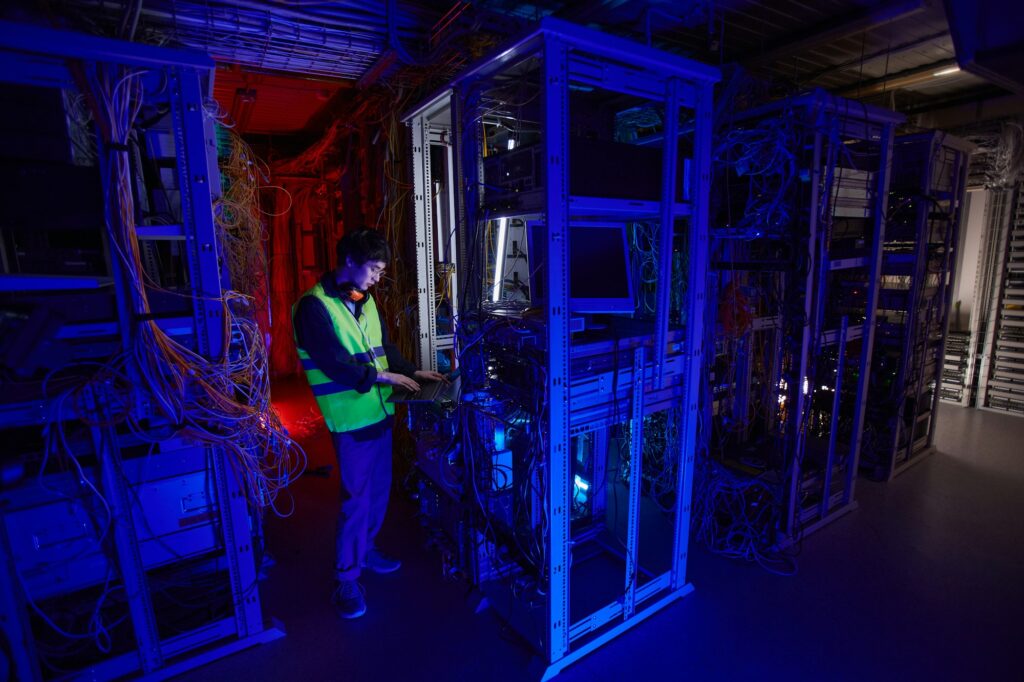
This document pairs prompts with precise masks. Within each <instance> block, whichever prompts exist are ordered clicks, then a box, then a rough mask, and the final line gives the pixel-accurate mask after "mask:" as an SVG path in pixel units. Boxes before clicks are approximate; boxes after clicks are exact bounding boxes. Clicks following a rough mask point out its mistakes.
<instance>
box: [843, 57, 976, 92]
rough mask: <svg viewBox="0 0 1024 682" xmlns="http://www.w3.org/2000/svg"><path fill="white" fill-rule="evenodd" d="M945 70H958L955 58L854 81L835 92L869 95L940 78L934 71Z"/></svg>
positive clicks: (952, 71)
mask: <svg viewBox="0 0 1024 682" xmlns="http://www.w3.org/2000/svg"><path fill="white" fill-rule="evenodd" d="M954 68H955V69H956V70H955V71H954V70H951V69H954ZM947 70H948V71H949V73H950V74H953V73H957V72H958V71H959V67H957V64H956V60H955V59H943V60H942V61H939V62H932V63H931V64H925V65H924V66H917V67H914V68H913V69H906V70H904V71H900V72H898V73H894V74H892V75H889V76H883V77H882V78H873V79H871V80H866V81H861V82H860V83H855V84H854V85H851V86H849V87H846V88H843V89H842V90H840V91H838V92H837V93H836V94H837V95H839V96H840V97H853V98H861V97H870V96H871V95H877V94H879V93H882V92H888V91H890V90H901V89H903V88H907V87H910V86H911V85H918V84H920V83H925V82H927V81H930V80H933V79H934V78H941V77H942V76H941V75H939V76H937V75H936V73H938V72H940V71H947ZM943 75H945V74H943Z"/></svg>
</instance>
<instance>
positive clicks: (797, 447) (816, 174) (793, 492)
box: [785, 103, 830, 536]
mask: <svg viewBox="0 0 1024 682" xmlns="http://www.w3.org/2000/svg"><path fill="white" fill-rule="evenodd" d="M818 106H820V103H819V104H818ZM817 114H818V109H817V108H812V109H811V111H810V112H809V114H807V115H808V116H809V117H810V119H811V120H812V121H813V120H815V119H816V118H817ZM821 135H822V134H821V133H820V132H815V133H814V153H813V155H812V157H811V200H810V209H809V211H808V215H807V219H808V226H807V232H808V235H807V250H808V255H809V256H810V263H809V265H808V267H807V280H806V282H805V285H804V286H805V289H804V320H805V322H804V325H803V333H802V334H801V341H800V362H799V363H798V364H797V373H796V382H795V383H796V386H788V387H787V390H788V391H789V392H790V395H793V394H794V393H795V394H796V400H795V401H793V402H794V403H795V404H796V409H795V410H794V414H793V416H792V417H791V418H790V425H791V427H792V429H793V430H794V431H795V432H796V433H787V434H786V440H787V441H789V439H790V438H792V439H793V440H792V443H793V449H792V451H791V452H788V453H787V457H791V458H792V462H791V463H789V464H790V469H791V474H790V479H789V496H788V497H787V498H786V517H785V521H786V524H785V525H786V533H787V534H788V535H790V536H793V535H795V534H796V510H797V491H798V490H799V487H800V476H801V474H802V473H803V472H802V467H801V464H802V462H803V453H804V439H805V437H806V434H805V433H804V409H805V404H806V402H807V401H806V397H805V396H804V391H803V383H804V381H805V380H806V378H807V371H808V369H807V367H808V363H809V361H810V358H809V355H810V353H811V350H812V349H811V340H812V338H814V337H812V335H811V332H812V329H811V328H812V324H811V322H810V321H811V319H812V311H816V310H817V308H816V307H815V305H814V295H815V294H817V295H819V296H820V295H821V292H819V291H817V287H815V286H814V284H815V279H816V277H817V271H816V267H817V266H819V263H818V261H819V256H820V255H821V254H820V252H819V251H818V249H817V244H818V201H819V196H820V193H821V190H822V187H821V146H822V145H821ZM825 189H826V191H828V190H829V189H830V188H825ZM813 332H814V334H816V335H820V334H821V330H820V329H818V328H817V327H814V330H813Z"/></svg>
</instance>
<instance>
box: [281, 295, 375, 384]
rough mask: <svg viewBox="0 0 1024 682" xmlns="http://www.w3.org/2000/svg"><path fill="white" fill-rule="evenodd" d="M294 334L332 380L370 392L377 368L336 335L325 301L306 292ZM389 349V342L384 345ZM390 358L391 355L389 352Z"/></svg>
mask: <svg viewBox="0 0 1024 682" xmlns="http://www.w3.org/2000/svg"><path fill="white" fill-rule="evenodd" d="M294 324H295V338H296V341H297V342H298V346H299V348H301V349H303V350H304V351H306V352H307V353H309V357H310V358H312V359H313V362H314V363H316V366H317V367H318V368H319V369H320V370H321V371H322V372H323V373H324V374H326V375H327V376H328V377H329V378H330V379H331V381H336V382H337V383H339V384H341V385H342V386H344V387H345V388H352V389H355V390H356V391H358V392H359V393H368V392H369V391H370V389H371V388H373V385H374V384H375V383H376V382H377V370H376V369H374V368H373V367H368V366H366V365H363V364H361V363H358V362H356V361H355V359H354V358H353V357H352V354H351V353H349V352H348V351H347V350H345V347H344V346H342V345H341V342H340V341H338V337H337V336H335V335H334V325H333V324H332V323H331V316H330V313H328V312H327V308H325V307H324V304H323V303H321V302H320V301H318V300H317V299H316V298H314V297H312V296H304V297H303V298H302V300H301V301H299V307H298V309H297V310H296V311H295V323H294ZM384 348H385V351H387V346H385V347H384ZM388 362H389V363H390V362H391V356H390V354H389V355H388Z"/></svg>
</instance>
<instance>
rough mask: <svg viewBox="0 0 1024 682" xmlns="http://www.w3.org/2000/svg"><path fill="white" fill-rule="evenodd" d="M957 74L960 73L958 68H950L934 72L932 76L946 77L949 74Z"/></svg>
mask: <svg viewBox="0 0 1024 682" xmlns="http://www.w3.org/2000/svg"><path fill="white" fill-rule="evenodd" d="M959 72H960V67H959V66H951V67H949V68H948V69H943V70H942V71H936V72H935V73H933V74H932V75H933V76H948V75H950V74H954V73H959Z"/></svg>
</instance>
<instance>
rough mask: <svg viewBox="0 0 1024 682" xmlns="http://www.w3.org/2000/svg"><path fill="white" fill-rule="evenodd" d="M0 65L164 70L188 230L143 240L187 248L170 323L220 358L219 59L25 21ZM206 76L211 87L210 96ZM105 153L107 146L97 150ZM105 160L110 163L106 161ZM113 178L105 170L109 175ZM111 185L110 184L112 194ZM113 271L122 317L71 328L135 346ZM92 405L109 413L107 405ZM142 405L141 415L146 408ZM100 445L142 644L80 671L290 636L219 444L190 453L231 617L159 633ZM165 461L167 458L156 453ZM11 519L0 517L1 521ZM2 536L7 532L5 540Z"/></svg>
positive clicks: (149, 671)
mask: <svg viewBox="0 0 1024 682" xmlns="http://www.w3.org/2000/svg"><path fill="white" fill-rule="evenodd" d="M0 63H3V65H4V68H3V74H4V75H3V79H4V80H5V81H7V82H13V83H17V84H21V85H32V86H41V87H50V88H63V87H69V86H72V85H73V84H74V83H75V79H74V76H73V73H72V68H74V65H83V66H84V67H85V68H90V67H91V65H94V64H116V65H124V66H127V67H131V68H137V69H142V70H150V71H159V72H161V73H162V74H164V75H165V77H166V79H167V83H168V88H169V89H170V103H171V120H172V126H173V133H174V143H175V153H176V161H177V174H178V186H179V188H180V191H181V216H182V221H183V223H182V224H181V225H171V226H166V225H161V226H158V227H156V228H147V227H145V226H140V227H139V228H138V238H139V239H140V240H145V239H175V240H179V241H181V242H182V244H183V245H184V247H185V248H184V252H185V254H186V261H187V267H188V271H189V276H190V281H191V282H192V284H193V288H194V289H195V292H196V297H197V298H196V300H195V302H194V306H193V314H192V316H191V318H175V319H164V320H161V321H160V322H159V324H160V325H161V327H162V328H164V329H167V330H175V331H176V332H179V333H181V334H182V335H185V336H190V337H191V338H193V339H194V340H195V345H196V348H195V350H196V351H197V352H198V353H200V354H202V355H204V356H206V357H219V356H220V355H221V354H222V353H223V351H224V349H225V346H226V344H227V343H228V342H229V340H228V339H225V338H224V337H223V331H222V330H223V328H224V321H223V311H222V310H221V309H220V308H219V306H218V305H217V304H216V303H215V301H216V300H217V299H219V298H220V296H221V294H222V290H223V288H224V287H226V286H227V282H226V274H225V271H224V270H223V268H222V265H221V263H220V259H219V254H218V242H217V235H216V232H215V227H214V219H213V212H212V207H213V203H212V202H213V198H214V196H215V193H217V192H219V186H220V183H219V172H218V169H217V165H216V138H215V135H214V130H213V123H212V121H211V120H210V119H209V117H207V116H206V115H205V112H204V100H205V97H206V96H207V94H208V92H209V88H210V87H212V78H213V62H212V60H210V59H209V57H207V56H206V55H205V54H202V53H196V52H188V51H179V50H170V49H165V48H158V47H152V46H147V45H140V44H135V43H125V42H120V41H115V40H109V39H105V38H98V37H93V36H88V35H83V34H79V33H72V32H65V31H55V30H50V29H44V28H37V27H32V26H27V25H22V24H12V23H8V22H0ZM204 80H205V81H206V88H207V89H206V90H205V91H204ZM99 156H100V159H101V160H102V159H103V158H104V157H105V154H104V153H103V150H102V149H101V153H100V154H99ZM101 163H102V161H101ZM104 177H106V175H104ZM105 189H106V188H105ZM108 261H109V262H110V265H111V270H112V272H111V274H112V278H111V279H112V280H113V284H114V288H115V293H116V299H117V304H118V306H117V308H118V311H119V317H118V319H117V320H113V321H111V322H109V323H106V324H95V325H86V326H85V327H86V328H83V329H80V330H78V331H76V332H74V333H76V334H80V335H81V336H82V337H83V338H87V337H89V336H91V335H95V336H104V335H111V334H119V335H120V336H121V338H122V343H123V344H127V343H128V334H129V321H130V320H129V312H128V311H129V304H128V297H127V295H126V292H125V290H124V285H123V283H122V281H121V277H120V273H119V270H118V262H117V259H116V258H112V257H111V258H108ZM106 283H108V281H107V280H105V279H103V278H95V277H85V278H76V277H45V276H19V275H0V287H2V289H3V290H4V291H8V292H10V291H15V292H17V291H38V290H64V289H77V288H96V287H98V286H103V285H104V284H106ZM90 400H91V401H92V404H93V406H94V407H95V408H96V409H101V408H102V398H101V397H100V396H95V395H93V396H92V397H91V398H90ZM141 409H144V408H141ZM47 411H48V406H47V404H46V403H45V401H44V402H39V401H31V402H30V403H25V404H16V403H6V404H5V405H4V406H3V408H2V410H0V426H2V427H11V426H24V425H32V424H39V425H40V426H42V425H43V424H45V422H46V418H47V417H46V415H47ZM91 430H92V441H93V446H94V448H95V452H96V454H97V460H98V464H99V467H98V468H99V476H98V479H97V481H96V485H97V486H102V489H103V490H104V492H105V494H106V496H107V497H108V498H109V500H110V501H111V503H112V513H113V516H114V518H115V520H116V521H115V524H114V529H115V542H114V546H115V549H116V555H117V564H118V569H119V572H120V574H121V576H122V578H123V581H124V584H125V586H126V587H127V588H128V589H127V595H128V606H129V611H130V613H131V616H132V618H131V620H132V625H133V629H134V634H135V640H136V644H137V647H136V651H135V652H134V653H127V654H122V655H118V656H113V657H110V658H107V659H106V660H103V661H101V662H99V663H96V664H94V665H92V666H90V667H89V668H88V669H87V670H83V671H80V673H81V674H83V675H88V676H90V677H95V678H99V679H111V678H116V677H122V676H126V675H134V674H143V675H147V676H153V677H155V678H164V677H170V676H172V675H175V674H179V673H181V672H183V671H185V670H188V669H190V668H193V667H195V666H198V665H202V664H204V663H207V662H209V661H211V660H214V659H217V658H220V657H223V656H226V655H228V654H231V653H233V652H235V651H238V650H240V649H243V648H246V647H249V646H252V645H255V644H258V643H262V642H266V641H270V640H272V639H276V638H278V637H281V636H283V634H284V633H283V631H282V630H281V629H280V628H279V627H276V626H273V625H268V624H267V623H265V622H264V618H263V614H262V611H261V607H260V598H259V591H258V590H257V589H256V587H255V586H256V578H257V576H256V566H255V561H254V552H253V546H252V544H253V543H252V534H253V531H252V527H251V525H250V524H251V518H250V510H249V507H248V503H247V501H246V496H245V494H244V492H243V491H242V489H241V486H240V481H239V477H238V476H237V475H236V471H235V467H236V464H235V462H234V460H232V459H231V458H229V456H228V455H227V454H226V453H225V452H223V451H222V450H220V449H219V448H214V447H209V446H191V447H192V450H193V451H195V452H193V454H194V455H195V456H196V457H198V458H199V460H200V461H204V462H210V464H208V465H207V466H209V467H211V468H212V470H209V471H208V473H209V474H210V475H211V477H212V479H213V481H214V488H215V491H216V498H215V500H216V501H215V502H214V507H215V508H216V511H215V512H212V513H215V514H216V515H217V517H218V519H219V528H220V531H221V548H222V549H223V551H224V554H225V557H226V559H227V564H228V575H229V580H230V585H231V593H232V603H233V606H234V614H233V615H232V616H229V617H227V618H224V619H222V620H219V621H215V622H210V623H208V624H206V625H204V626H202V627H200V628H198V629H196V630H194V631H192V632H188V633H185V634H182V635H178V636H172V637H161V636H160V634H159V633H158V631H157V627H156V621H155V618H154V612H153V605H152V603H151V600H150V590H149V587H148V581H147V576H146V570H147V567H146V566H145V565H144V562H143V560H142V558H141V556H140V553H139V529H138V528H136V526H135V522H134V520H133V519H134V516H133V510H134V508H135V507H134V505H133V498H132V495H131V492H130V491H129V489H128V483H127V482H126V477H125V476H124V475H123V473H122V465H123V463H124V462H125V461H126V460H123V459H122V438H121V437H120V436H119V435H118V434H117V433H115V432H114V430H113V429H112V428H111V427H91ZM158 456H160V455H158ZM2 525H3V519H2V518H0V526H2ZM5 535H6V534H4V533H0V536H5ZM0 549H2V550H3V552H2V553H3V554H4V556H5V557H9V558H8V559H7V560H6V561H5V564H4V566H3V569H4V570H3V576H2V577H0V587H2V588H3V592H2V594H3V595H4V598H3V599H2V600H0V601H2V602H3V604H4V613H3V615H4V616H5V618H4V623H5V626H4V629H5V633H6V635H7V638H8V640H9V641H11V642H16V643H17V644H18V646H16V647H15V648H16V650H17V651H18V652H19V653H18V656H17V657H16V661H15V665H16V670H17V675H16V676H17V677H18V678H19V679H23V680H34V679H40V678H41V670H40V667H39V662H38V660H36V658H35V656H34V654H33V652H32V641H33V637H32V633H31V631H30V630H29V629H28V618H27V612H26V604H25V599H24V595H22V594H21V593H20V592H21V590H20V584H21V581H20V580H19V578H18V573H17V572H16V571H17V567H16V565H15V563H14V562H16V561H17V558H14V557H10V553H9V549H10V548H9V545H8V544H7V543H6V542H5V543H4V544H3V546H2V547H0Z"/></svg>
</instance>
